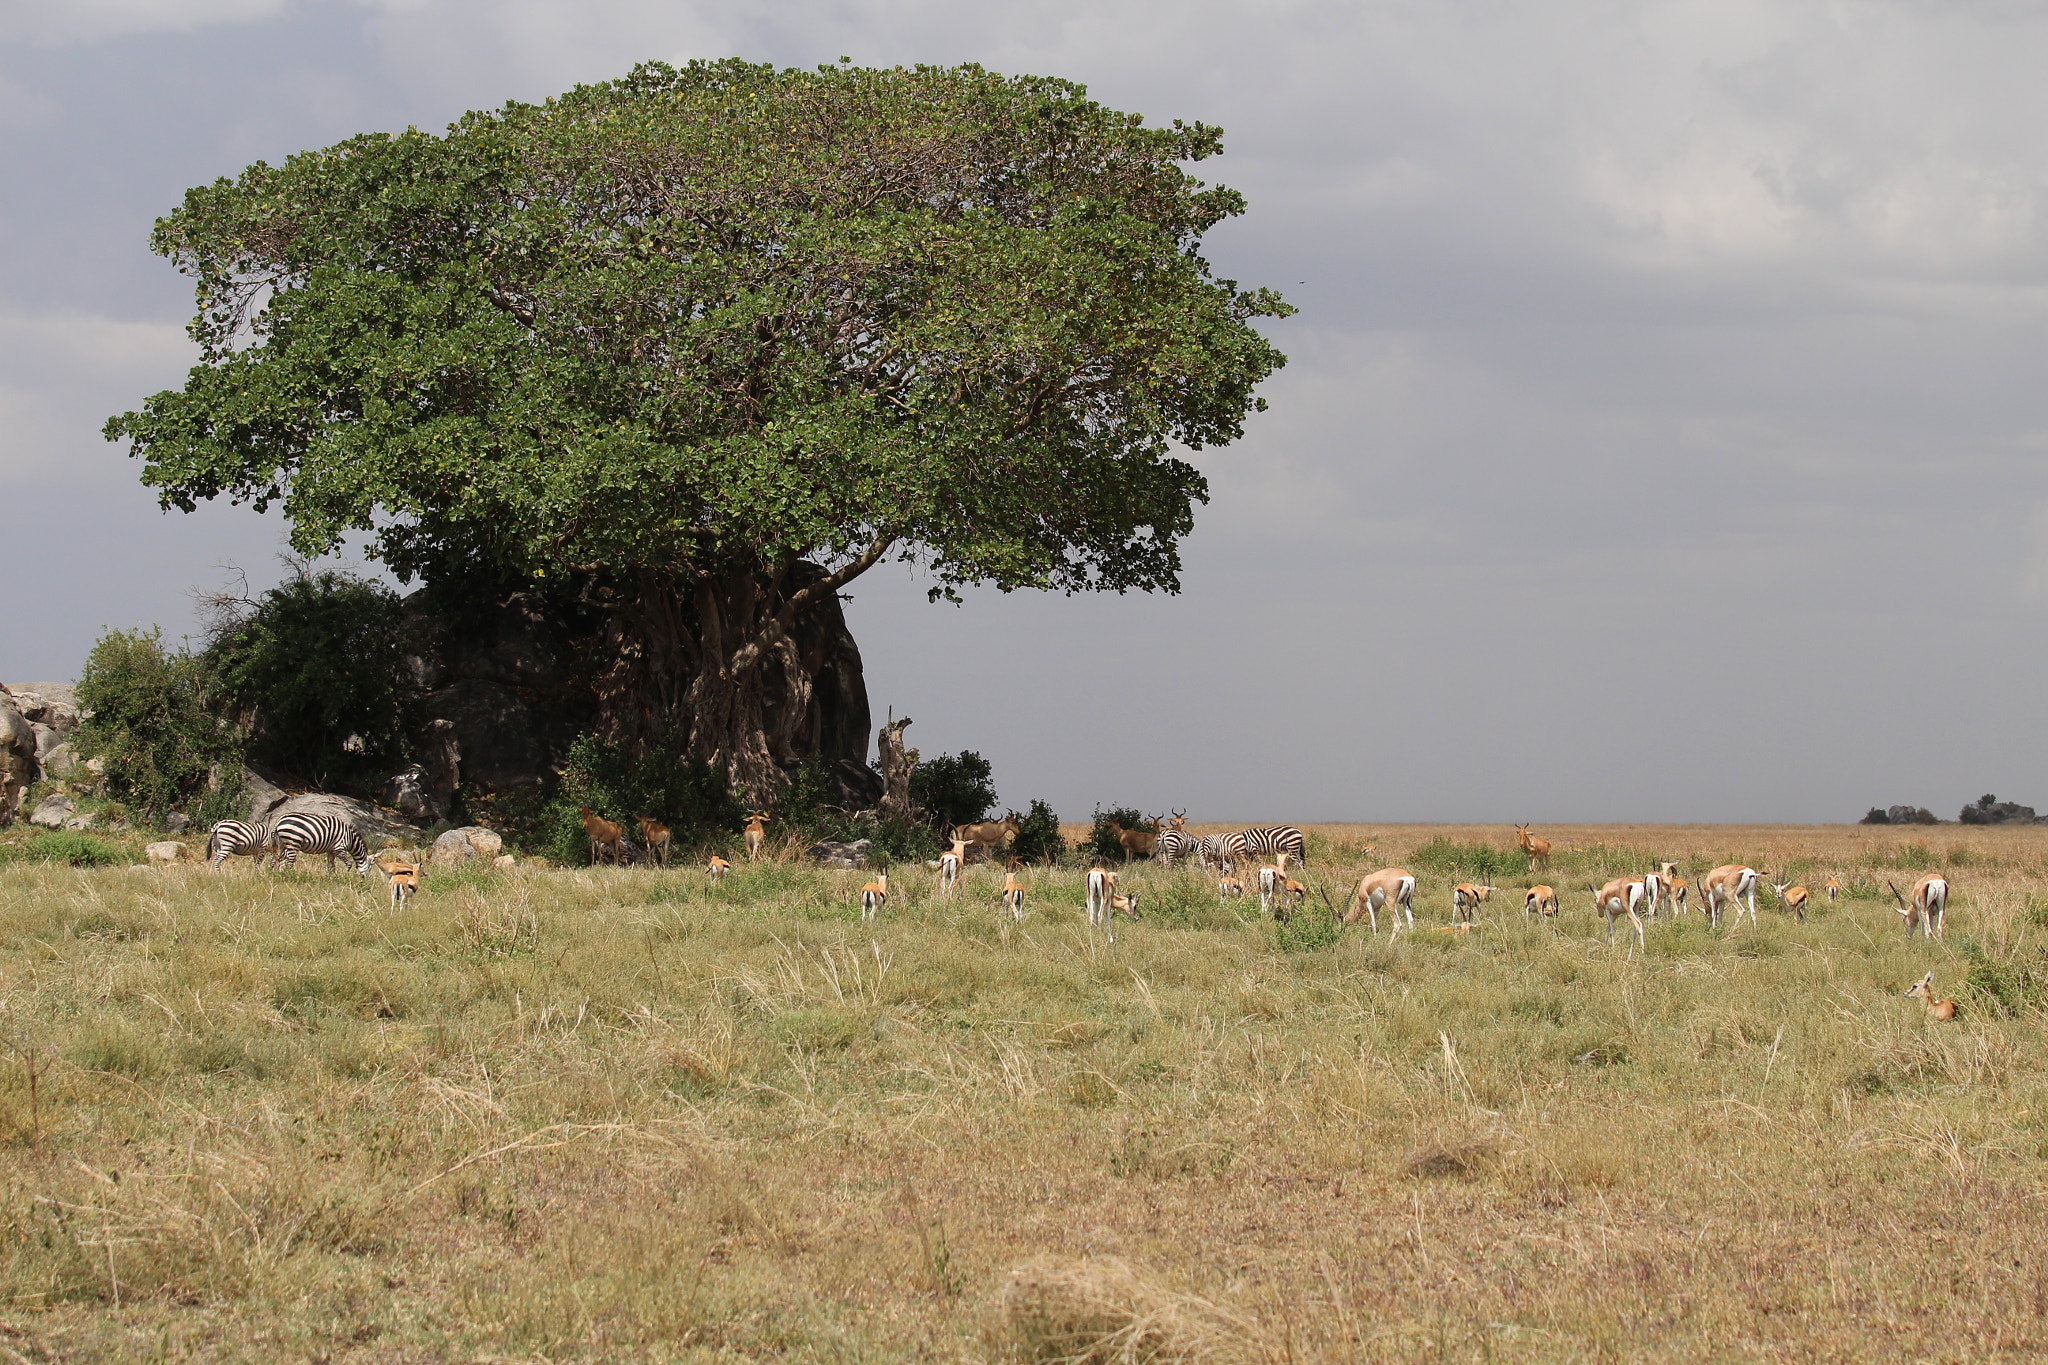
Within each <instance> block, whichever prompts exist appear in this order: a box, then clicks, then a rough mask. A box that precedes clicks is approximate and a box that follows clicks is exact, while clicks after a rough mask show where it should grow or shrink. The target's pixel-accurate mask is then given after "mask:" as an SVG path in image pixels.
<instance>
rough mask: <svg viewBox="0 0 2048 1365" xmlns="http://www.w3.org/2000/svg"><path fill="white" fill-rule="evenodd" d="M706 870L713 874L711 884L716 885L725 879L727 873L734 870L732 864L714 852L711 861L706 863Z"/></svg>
mask: <svg viewBox="0 0 2048 1365" xmlns="http://www.w3.org/2000/svg"><path fill="white" fill-rule="evenodd" d="M704 870H705V871H706V872H708V873H710V874H711V884H712V885H713V886H716V885H718V884H719V883H720V882H722V881H724V880H725V874H726V873H728V872H730V871H732V864H731V863H729V862H727V861H726V860H725V859H723V858H721V857H719V856H718V855H717V854H716V853H714V854H712V855H711V861H709V862H707V863H705V864H704Z"/></svg>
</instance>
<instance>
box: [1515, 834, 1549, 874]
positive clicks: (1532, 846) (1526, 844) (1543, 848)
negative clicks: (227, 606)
mask: <svg viewBox="0 0 2048 1365" xmlns="http://www.w3.org/2000/svg"><path fill="white" fill-rule="evenodd" d="M1515 839H1516V841H1517V842H1518V843H1520V844H1521V846H1522V852H1524V853H1526V854H1528V855H1529V871H1530V872H1532V873H1533V872H1535V870H1536V864H1538V863H1542V864H1543V865H1544V866H1545V867H1548V866H1550V840H1548V839H1532V838H1530V837H1529V827H1528V826H1527V825H1516V826H1515Z"/></svg>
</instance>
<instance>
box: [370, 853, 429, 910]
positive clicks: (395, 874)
mask: <svg viewBox="0 0 2048 1365" xmlns="http://www.w3.org/2000/svg"><path fill="white" fill-rule="evenodd" d="M377 866H379V867H381V868H383V869H384V875H385V876H387V877H389V878H390V879H391V908H392V909H393V910H396V909H398V908H399V907H400V906H402V905H404V904H405V903H406V902H407V901H409V900H411V899H412V898H413V897H414V896H416V895H418V894H419V889H420V866H419V864H418V863H398V862H391V863H379V864H377Z"/></svg>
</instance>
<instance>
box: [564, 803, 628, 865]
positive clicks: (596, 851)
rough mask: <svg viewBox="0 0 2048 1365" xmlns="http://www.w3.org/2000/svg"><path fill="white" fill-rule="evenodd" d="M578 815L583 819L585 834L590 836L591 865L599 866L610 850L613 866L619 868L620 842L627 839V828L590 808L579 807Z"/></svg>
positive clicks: (577, 809)
mask: <svg viewBox="0 0 2048 1365" xmlns="http://www.w3.org/2000/svg"><path fill="white" fill-rule="evenodd" d="M576 813H577V814H579V815H581V816H582V817H583V832H584V833H585V834H588V835H589V836H590V865H591V866H592V867H595V866H597V864H598V862H599V858H600V855H601V854H602V853H603V852H604V850H606V849H610V850H611V854H612V866H614V867H617V866H618V863H619V840H621V839H623V838H625V837H626V830H625V826H623V825H615V824H613V823H612V822H611V821H609V820H607V819H604V818H603V817H602V816H600V815H598V814H597V812H595V811H593V810H591V808H590V807H588V806H578V807H577V808H576Z"/></svg>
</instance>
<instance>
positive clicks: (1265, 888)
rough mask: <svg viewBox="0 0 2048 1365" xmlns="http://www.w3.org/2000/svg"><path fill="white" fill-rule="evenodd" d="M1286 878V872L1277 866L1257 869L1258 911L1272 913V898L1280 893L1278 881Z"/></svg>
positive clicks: (1265, 913)
mask: <svg viewBox="0 0 2048 1365" xmlns="http://www.w3.org/2000/svg"><path fill="white" fill-rule="evenodd" d="M1286 880H1287V874H1286V873H1285V872H1283V871H1282V870H1281V869H1279V868H1277V867H1262V868H1260V869H1259V913H1260V914H1262V915H1270V914H1272V913H1273V898H1274V897H1275V896H1278V895H1279V894H1280V883H1281V882H1284V881H1286Z"/></svg>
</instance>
